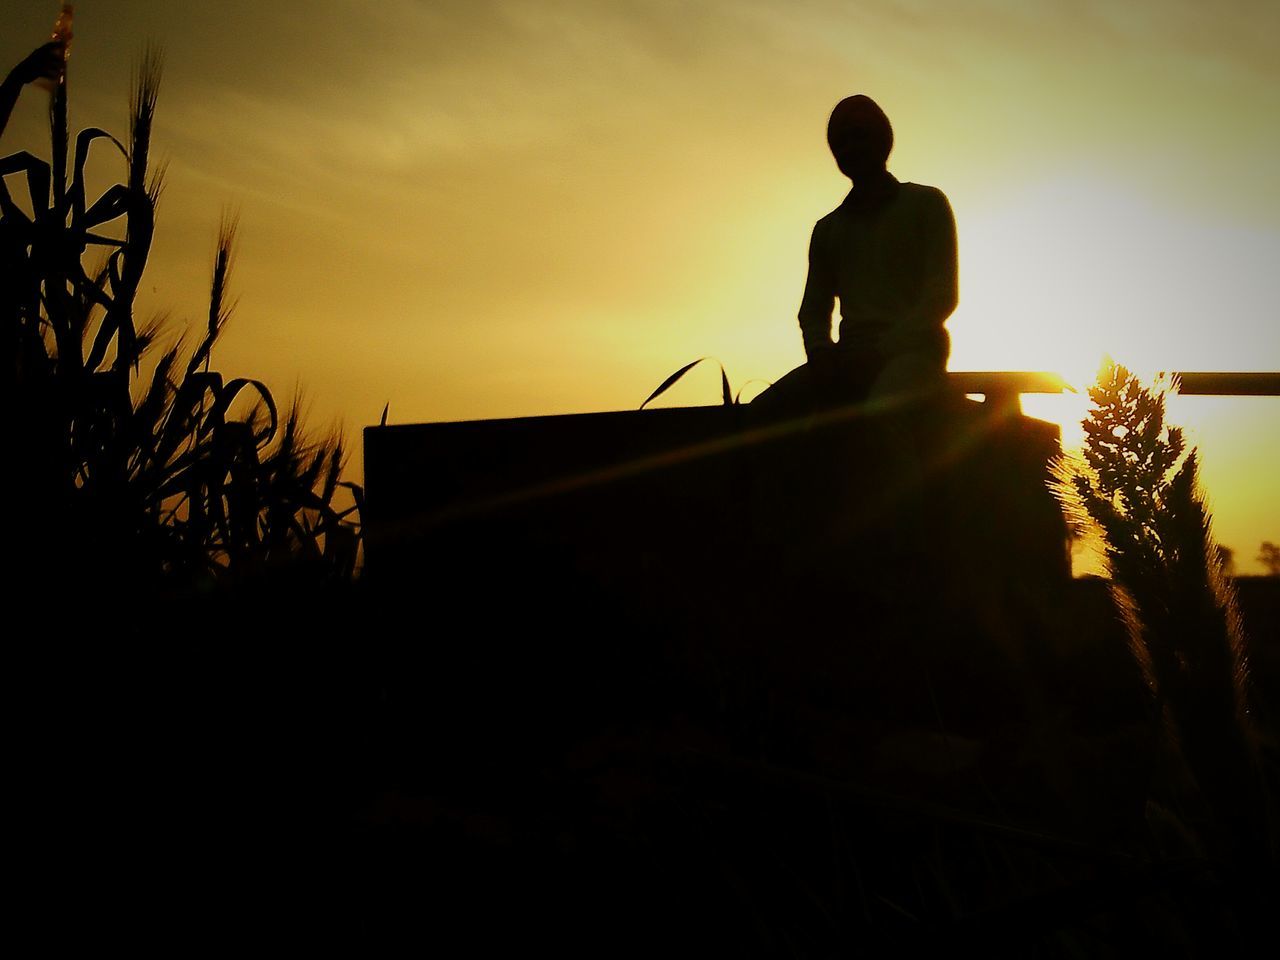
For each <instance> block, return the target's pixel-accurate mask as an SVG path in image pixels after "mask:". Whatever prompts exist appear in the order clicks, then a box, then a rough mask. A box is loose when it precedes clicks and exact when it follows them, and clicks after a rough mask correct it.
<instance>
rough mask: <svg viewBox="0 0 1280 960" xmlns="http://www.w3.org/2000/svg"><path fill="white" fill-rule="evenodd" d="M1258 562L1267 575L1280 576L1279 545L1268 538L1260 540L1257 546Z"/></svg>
mask: <svg viewBox="0 0 1280 960" xmlns="http://www.w3.org/2000/svg"><path fill="white" fill-rule="evenodd" d="M1258 562H1259V563H1260V564H1262V566H1263V569H1265V570H1266V571H1267V576H1269V577H1280V547H1278V546H1276V545H1275V544H1274V543H1272V542H1271V541H1270V540H1264V541H1262V546H1261V547H1259V548H1258Z"/></svg>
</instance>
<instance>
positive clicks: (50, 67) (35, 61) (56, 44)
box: [9, 40, 67, 84]
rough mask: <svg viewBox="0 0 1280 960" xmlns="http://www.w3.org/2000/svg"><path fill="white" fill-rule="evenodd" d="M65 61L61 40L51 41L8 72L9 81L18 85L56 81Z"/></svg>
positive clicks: (64, 67) (63, 68) (37, 48)
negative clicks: (39, 81)
mask: <svg viewBox="0 0 1280 960" xmlns="http://www.w3.org/2000/svg"><path fill="white" fill-rule="evenodd" d="M66 66H67V61H66V57H65V55H64V52H63V44H62V41H61V40H51V41H49V42H48V43H46V44H45V45H44V46H41V47H36V49H35V50H33V51H31V53H30V54H28V55H27V57H26V59H25V60H23V61H22V62H21V63H19V64H18V65H17V66H16V67H14V68H13V69H12V70H11V71H9V79H10V80H12V81H14V82H15V83H19V84H28V83H34V82H35V81H36V80H41V79H43V80H57V79H58V78H59V77H61V76H62V71H63V70H65V69H66Z"/></svg>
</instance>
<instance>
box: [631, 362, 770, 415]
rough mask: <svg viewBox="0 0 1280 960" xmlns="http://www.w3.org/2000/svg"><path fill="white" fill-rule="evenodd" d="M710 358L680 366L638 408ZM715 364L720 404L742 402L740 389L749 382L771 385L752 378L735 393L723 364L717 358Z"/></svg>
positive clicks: (729, 405)
mask: <svg viewBox="0 0 1280 960" xmlns="http://www.w3.org/2000/svg"><path fill="white" fill-rule="evenodd" d="M712 359H714V358H713V357H699V358H698V359H697V360H693V361H691V362H689V363H686V364H685V365H684V366H683V367H681V368H680V369H679V370H677V371H676V372H675V373H673V374H671V376H669V377H667V379H665V380H663V381H662V383H660V384H658V387H657V389H656V390H654V391H653V393H651V394H649V396H648V397H646V398H645V401H644V403H642V404H640V409H641V410H643V409H644V408H645V407H647V406H648V405H649V404H650V403H652V402H653V401H654V400H657V399H658V397H660V396H662V395H663V394H664V393H666V392H667V391H668V390H670V389H671V388H672V387H673V386H675V384H676V382H677V381H678V380H679V379H680V378H681V377H683V376H684V375H685V374H686V373H688V372H689V371H690V370H692V369H693V368H694V367H696V366H697V365H698V364H700V363H702V361H704V360H712ZM716 364H717V365H718V366H719V367H720V402H721V405H722V406H726V407H731V406H735V405H737V404H740V403H742V391H743V390H745V389H746V388H747V386H748V385H749V384H752V383H763V384H765V385H766V386H770V385H771V384H770V383H769V381H768V380H760V379H759V378H752V379H751V380H748V381H747V382H746V383H744V384H743V385H742V386H740V387H739V388H738V392H737V393H734V392H733V391H732V389H730V387H729V373H728V371H727V370H725V368H724V364H723V363H721V362H720V361H719V360H716Z"/></svg>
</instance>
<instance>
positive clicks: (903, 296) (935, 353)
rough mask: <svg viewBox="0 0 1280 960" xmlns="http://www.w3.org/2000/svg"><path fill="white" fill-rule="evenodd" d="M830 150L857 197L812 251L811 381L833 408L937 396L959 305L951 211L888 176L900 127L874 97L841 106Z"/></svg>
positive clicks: (807, 326)
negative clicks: (834, 332)
mask: <svg viewBox="0 0 1280 960" xmlns="http://www.w3.org/2000/svg"><path fill="white" fill-rule="evenodd" d="M827 142H828V143H829V144H830V146H831V152H832V154H833V155H834V156H835V160H836V165H837V166H838V167H839V168H840V171H841V172H842V173H843V174H844V175H845V176H847V177H848V178H849V179H850V180H851V181H853V189H852V190H850V191H849V194H848V196H846V197H845V199H844V202H843V203H841V204H840V206H838V207H837V208H836V209H835V210H833V211H832V212H831V213H829V214H827V215H826V216H825V217H823V218H822V219H821V220H819V221H818V222H817V224H816V225H815V226H814V228H813V236H812V239H811V240H810V243H809V275H808V279H807V281H806V283H805V288H804V298H803V300H802V302H801V305H800V312H799V320H800V330H801V333H802V335H803V336H804V347H805V353H806V354H807V356H808V359H809V371H808V377H807V379H809V380H811V382H812V386H813V387H814V388H815V389H816V390H817V392H818V394H819V397H820V398H822V399H824V400H826V401H828V402H832V401H834V402H856V401H860V400H864V399H866V398H868V397H871V396H874V397H888V396H892V397H895V398H900V399H908V398H913V397H920V396H924V395H928V394H929V393H930V392H931V391H932V390H934V389H935V388H936V387H938V386H939V385H940V384H941V383H942V382H943V379H944V376H945V372H946V366H947V356H948V354H949V353H950V349H951V342H950V337H949V336H948V334H947V331H946V328H945V327H944V326H943V324H944V323H945V322H946V320H947V318H948V317H949V316H950V315H951V312H952V311H953V310H954V309H955V307H956V302H957V284H956V269H957V268H956V228H955V219H954V217H953V216H952V213H951V205H950V204H949V203H948V202H947V198H946V195H945V194H943V192H942V191H941V190H939V189H937V188H936V187H929V186H924V185H922V184H916V183H901V182H899V181H898V179H897V178H896V177H894V176H893V174H891V173H889V171H888V170H887V169H886V163H887V162H888V159H889V152H890V150H891V149H892V148H893V128H892V127H891V126H890V125H889V118H888V117H886V116H885V114H884V111H883V110H881V109H880V107H879V106H878V105H877V104H876V103H875V101H874V100H872V99H871V98H869V97H866V96H863V95H861V94H859V95H857V96H852V97H848V98H846V99H844V100H841V101H840V102H839V103H838V104H836V107H835V110H833V111H832V113H831V119H830V121H829V122H828V124H827ZM837 299H839V301H840V327H839V339H838V340H836V341H832V339H831V314H832V309H833V307H834V303H835V301H836V300H837ZM802 369H803V368H802Z"/></svg>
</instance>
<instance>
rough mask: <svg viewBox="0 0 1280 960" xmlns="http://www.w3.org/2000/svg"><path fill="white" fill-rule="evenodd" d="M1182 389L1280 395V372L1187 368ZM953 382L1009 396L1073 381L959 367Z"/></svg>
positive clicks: (1039, 373) (1056, 389)
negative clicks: (1193, 369) (1194, 369)
mask: <svg viewBox="0 0 1280 960" xmlns="http://www.w3.org/2000/svg"><path fill="white" fill-rule="evenodd" d="M1176 376H1177V377H1178V379H1179V381H1180V385H1179V387H1178V393H1180V394H1186V395H1188V396H1201V397H1280V372H1262V371H1259V372H1252V371H1250V372H1243V371H1185V372H1182V373H1178V374H1176ZM948 379H949V380H950V381H951V383H952V385H953V386H955V387H958V388H959V389H960V390H961V391H962V392H964V393H981V394H984V395H985V394H992V395H999V396H1008V395H1009V394H1016V393H1062V392H1063V391H1065V390H1070V389H1071V387H1070V385H1069V384H1068V383H1067V382H1066V381H1065V380H1063V379H1062V377H1061V376H1059V375H1058V374H1056V373H1050V372H1049V371H1047V370H955V371H952V372H951V373H949V374H948Z"/></svg>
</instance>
